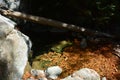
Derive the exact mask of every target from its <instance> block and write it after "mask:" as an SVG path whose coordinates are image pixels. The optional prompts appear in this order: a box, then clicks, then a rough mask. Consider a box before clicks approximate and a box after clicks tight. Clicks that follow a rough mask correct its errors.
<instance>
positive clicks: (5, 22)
mask: <svg viewBox="0 0 120 80" xmlns="http://www.w3.org/2000/svg"><path fill="white" fill-rule="evenodd" d="M30 48H31V42H30V40H29V37H27V36H26V35H24V34H22V33H21V32H19V31H18V30H16V29H14V22H13V21H11V20H9V19H7V18H5V17H4V16H2V15H0V62H1V63H0V70H1V71H0V78H1V79H0V80H21V78H22V75H23V73H24V68H25V66H26V64H27V60H28V51H29V50H30Z"/></svg>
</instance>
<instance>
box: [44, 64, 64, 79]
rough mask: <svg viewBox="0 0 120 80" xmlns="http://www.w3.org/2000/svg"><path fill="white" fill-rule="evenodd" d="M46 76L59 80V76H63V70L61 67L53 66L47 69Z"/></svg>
mask: <svg viewBox="0 0 120 80" xmlns="http://www.w3.org/2000/svg"><path fill="white" fill-rule="evenodd" d="M45 72H46V74H47V76H48V78H50V79H57V77H58V75H59V74H61V72H62V69H61V68H60V67H59V66H52V67H48V68H47V69H46V71H45Z"/></svg>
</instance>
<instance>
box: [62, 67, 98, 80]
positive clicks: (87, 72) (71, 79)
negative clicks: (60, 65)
mask: <svg viewBox="0 0 120 80" xmlns="http://www.w3.org/2000/svg"><path fill="white" fill-rule="evenodd" d="M61 80H100V75H99V74H98V73H97V72H96V71H95V70H93V69H89V68H83V69H80V70H79V71H76V72H74V73H73V74H72V75H70V76H68V77H66V78H64V79H61Z"/></svg>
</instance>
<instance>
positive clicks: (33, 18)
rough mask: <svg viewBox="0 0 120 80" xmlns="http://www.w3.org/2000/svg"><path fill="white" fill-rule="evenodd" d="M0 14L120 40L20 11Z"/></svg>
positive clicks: (4, 11)
mask: <svg viewBox="0 0 120 80" xmlns="http://www.w3.org/2000/svg"><path fill="white" fill-rule="evenodd" d="M0 13H1V14H2V15H5V16H10V17H14V18H19V19H23V20H28V21H31V22H35V23H39V24H42V25H47V26H51V27H55V28H61V29H67V30H71V31H73V32H78V33H82V34H84V35H88V36H102V37H106V38H112V39H118V38H119V39H120V37H118V36H115V35H110V34H107V33H104V32H99V31H96V30H91V29H87V28H84V27H80V26H76V25H73V24H67V23H64V22H60V21H56V20H52V19H47V18H44V17H40V16H39V17H38V16H33V15H29V14H25V13H21V12H18V11H11V10H3V9H1V10H0Z"/></svg>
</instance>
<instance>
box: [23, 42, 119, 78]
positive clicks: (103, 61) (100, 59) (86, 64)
mask: <svg viewBox="0 0 120 80" xmlns="http://www.w3.org/2000/svg"><path fill="white" fill-rule="evenodd" d="M79 44H80V41H79V40H75V41H74V44H73V45H72V46H69V47H66V48H65V49H64V51H63V52H62V53H56V52H48V53H44V54H43V55H40V56H37V57H36V58H35V59H34V60H33V62H32V68H33V69H40V70H45V69H46V68H48V67H50V66H60V67H61V68H62V69H63V72H62V73H61V74H60V76H58V79H57V80H60V79H62V78H65V77H67V76H69V75H70V74H72V73H73V72H75V71H77V70H79V69H81V68H91V69H94V70H95V71H96V72H98V73H99V74H100V76H101V77H106V78H107V80H119V79H120V59H119V57H118V56H116V55H114V54H113V46H112V44H105V45H102V46H99V47H97V46H98V45H94V46H92V47H90V46H89V47H88V48H86V49H81V48H80V45H79ZM91 45H92V44H91ZM28 73H29V71H27V70H25V74H24V75H26V74H28ZM24 77H25V76H24ZM24 77H23V78H24ZM29 77H30V76H29Z"/></svg>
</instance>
